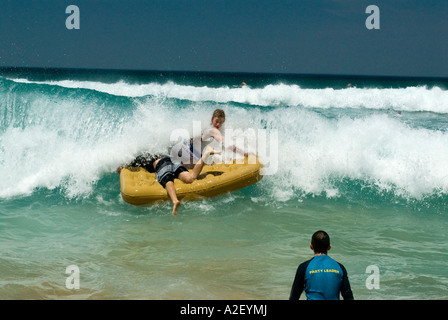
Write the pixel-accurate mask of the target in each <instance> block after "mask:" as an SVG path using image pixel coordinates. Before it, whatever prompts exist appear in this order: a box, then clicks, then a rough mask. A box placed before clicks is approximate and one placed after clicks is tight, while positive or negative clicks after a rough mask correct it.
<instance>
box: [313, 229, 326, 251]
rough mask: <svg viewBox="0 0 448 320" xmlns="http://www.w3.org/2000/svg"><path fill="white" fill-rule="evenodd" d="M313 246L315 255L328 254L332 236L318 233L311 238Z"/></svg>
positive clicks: (320, 231) (322, 232)
mask: <svg viewBox="0 0 448 320" xmlns="http://www.w3.org/2000/svg"><path fill="white" fill-rule="evenodd" d="M311 244H312V245H313V249H314V252H315V253H324V254H327V251H328V247H329V246H330V236H329V235H328V233H326V232H325V231H322V230H319V231H316V232H314V234H313V236H312V237H311Z"/></svg>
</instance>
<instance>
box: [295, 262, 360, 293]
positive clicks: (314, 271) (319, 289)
mask: <svg viewBox="0 0 448 320" xmlns="http://www.w3.org/2000/svg"><path fill="white" fill-rule="evenodd" d="M303 290H305V294H306V297H307V299H308V300H339V293H341V295H342V297H343V298H344V299H345V300H349V299H353V293H352V290H351V288H350V282H349V280H348V276H347V271H346V270H345V268H344V266H343V265H342V264H340V263H339V262H337V261H335V260H333V259H332V258H330V257H329V256H327V255H318V256H314V257H313V258H312V259H310V260H308V261H305V262H304V263H302V264H300V265H299V267H298V268H297V272H296V276H295V278H294V283H293V286H292V289H291V294H290V297H289V299H290V300H298V299H299V298H300V295H301V294H302V292H303Z"/></svg>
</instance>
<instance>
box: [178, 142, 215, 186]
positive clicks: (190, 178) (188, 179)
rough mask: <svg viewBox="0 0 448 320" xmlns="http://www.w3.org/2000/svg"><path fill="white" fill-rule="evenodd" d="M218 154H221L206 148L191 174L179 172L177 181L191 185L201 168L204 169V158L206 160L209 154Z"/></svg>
mask: <svg viewBox="0 0 448 320" xmlns="http://www.w3.org/2000/svg"><path fill="white" fill-rule="evenodd" d="M219 153H221V152H220V151H216V150H214V149H213V148H211V147H207V149H206V150H205V152H204V154H203V155H202V157H201V159H199V161H198V163H196V164H195V165H194V167H193V170H191V172H186V171H184V172H181V173H180V174H179V179H180V180H182V181H183V182H184V183H193V181H194V180H196V179H197V178H198V176H199V174H200V173H201V171H202V168H204V164H205V158H207V157H208V156H209V155H211V154H219Z"/></svg>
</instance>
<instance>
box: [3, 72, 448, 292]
mask: <svg viewBox="0 0 448 320" xmlns="http://www.w3.org/2000/svg"><path fill="white" fill-rule="evenodd" d="M242 81H245V82H246V83H247V84H248V86H247V87H240V86H239V85H240V83H241V82H242ZM348 83H351V86H347V85H348ZM216 108H222V109H224V110H225V112H226V115H227V120H226V123H225V126H224V129H223V132H225V130H227V133H229V135H226V136H230V137H232V138H234V139H235V141H236V143H238V142H239V141H238V135H239V134H241V132H247V130H253V131H254V132H256V133H258V132H263V133H265V135H266V141H267V144H266V145H267V150H266V152H265V153H263V156H262V159H263V160H264V161H265V163H266V166H267V167H269V168H271V169H272V170H271V171H270V172H269V174H266V175H265V176H264V177H263V179H262V180H261V181H259V182H258V183H257V184H255V185H252V186H250V187H247V188H245V189H242V190H239V191H236V192H233V193H231V194H226V195H223V196H220V197H217V198H212V199H205V200H201V201H192V202H185V203H183V204H182V206H181V207H180V209H179V215H178V216H176V217H173V216H171V214H170V212H171V205H170V203H163V204H157V205H153V206H148V207H135V206H132V205H129V204H127V203H126V202H124V201H123V200H122V198H121V195H120V188H119V179H118V175H117V174H116V173H115V169H116V167H117V166H118V165H119V164H121V163H123V162H126V161H128V160H130V159H132V158H133V157H134V156H135V155H137V154H138V153H139V152H141V151H143V150H149V151H165V150H166V149H167V148H168V146H170V145H171V144H172V142H173V141H172V140H171V135H172V133H173V132H175V130H177V129H184V130H186V131H188V132H190V133H192V132H193V130H194V126H195V125H197V123H198V122H199V123H200V125H201V127H202V128H205V127H207V126H208V125H209V121H210V117H211V114H212V112H213V110H214V109H216ZM0 115H1V116H0V174H1V177H2V179H1V180H0V274H1V277H0V298H2V299H223V300H226V299H268V300H282V299H288V297H289V292H290V289H291V285H292V281H293V279H294V275H295V271H296V268H297V266H298V264H299V263H301V262H303V261H305V260H307V259H309V258H310V257H311V256H312V252H311V250H310V249H309V242H310V238H311V235H312V233H313V232H314V231H316V230H318V229H323V230H326V231H327V232H328V233H329V234H330V237H331V241H332V249H331V250H330V251H329V255H330V256H332V257H333V258H335V259H336V260H338V261H339V262H341V263H343V264H344V266H345V267H346V269H347V271H348V274H349V279H350V282H351V286H352V290H353V293H354V296H355V299H378V300H385V299H447V298H448V290H447V286H448V273H447V271H446V270H447V263H446V261H447V260H448V250H447V248H446V247H447V244H448V233H447V232H446V230H447V228H448V171H447V168H448V81H446V80H443V79H398V78H367V77H329V76H292V75H291V76H285V75H253V74H212V73H167V72H125V71H109V72H108V71H92V70H91V71H86V70H84V71H82V70H37V69H36V70H7V69H4V70H1V72H0ZM238 130H240V131H238ZM232 135H233V136H232ZM243 144H244V145H242V147H246V148H249V149H250V150H255V151H260V150H261V149H260V141H252V140H249V141H246V142H244V143H243ZM275 163H277V165H275ZM69 266H76V267H77V268H78V270H79V289H76V288H73V289H70V288H68V287H70V286H68V285H67V283H66V281H67V279H68V278H69V277H70V276H71V275H72V274H71V273H70V272H68V273H66V269H67V267H69ZM369 266H376V267H377V268H378V270H379V278H378V279H379V288H377V289H375V288H374V289H369V288H368V285H366V282H369V281H370V280H369V279H371V278H369V276H370V275H371V273H370V272H366V269H367V268H368V267H369ZM73 283H74V282H73Z"/></svg>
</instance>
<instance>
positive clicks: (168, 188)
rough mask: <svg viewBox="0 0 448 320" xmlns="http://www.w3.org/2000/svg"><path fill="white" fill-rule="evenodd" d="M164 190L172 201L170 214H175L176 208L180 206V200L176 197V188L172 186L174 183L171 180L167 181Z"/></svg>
mask: <svg viewBox="0 0 448 320" xmlns="http://www.w3.org/2000/svg"><path fill="white" fill-rule="evenodd" d="M165 189H166V192H167V193H168V196H169V197H170V199H171V202H172V203H173V212H172V215H173V216H175V215H177V209H178V208H179V206H180V201H179V199H177V194H176V188H174V183H173V182H172V181H168V182H167V183H166V186H165Z"/></svg>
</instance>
